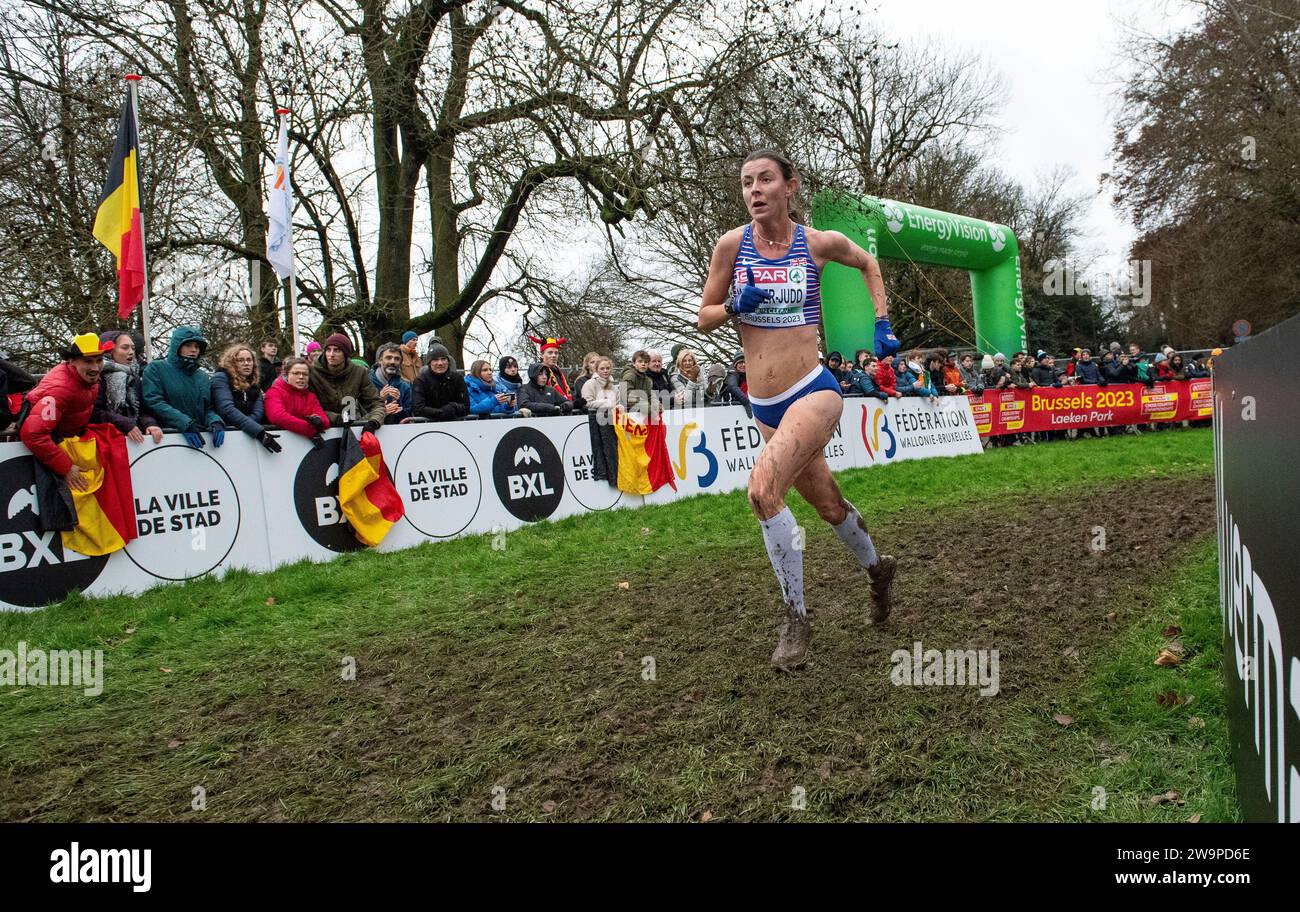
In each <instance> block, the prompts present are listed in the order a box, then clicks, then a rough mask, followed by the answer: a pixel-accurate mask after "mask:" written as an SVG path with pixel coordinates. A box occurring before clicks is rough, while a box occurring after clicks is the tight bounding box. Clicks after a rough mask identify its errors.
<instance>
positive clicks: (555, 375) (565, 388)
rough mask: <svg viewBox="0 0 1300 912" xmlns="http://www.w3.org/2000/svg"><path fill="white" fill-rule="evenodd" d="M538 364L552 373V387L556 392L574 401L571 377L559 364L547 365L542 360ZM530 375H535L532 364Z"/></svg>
mask: <svg viewBox="0 0 1300 912" xmlns="http://www.w3.org/2000/svg"><path fill="white" fill-rule="evenodd" d="M538 366H539V367H541V368H542V370H544V371H546V372H547V373H549V374H550V375H551V382H550V387H551V389H553V390H555V394H556V395H557V396H559V397H560V398H561V399H563V400H565V401H566V402H572V400H573V387H572V386H570V385H569V378H568V377H566V376H565V375H564V371H563V370H562V369H561V368H560V367H558V366H556V367H547V366H546V365H545V364H542V363H541V362H538ZM528 376H529V378H531V377H532V376H533V368H532V365H529V367H528Z"/></svg>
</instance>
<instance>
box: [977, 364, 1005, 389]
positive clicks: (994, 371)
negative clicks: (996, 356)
mask: <svg viewBox="0 0 1300 912" xmlns="http://www.w3.org/2000/svg"><path fill="white" fill-rule="evenodd" d="M1004 377H1005V378H1006V382H1005V383H1003V378H1004ZM1011 380H1012V377H1011V371H1010V370H1009V369H1008V368H1007V366H1006V365H1005V364H1004V365H1002V366H1001V367H998V366H997V365H994V366H993V367H990V368H989V369H988V370H987V371H986V372H985V373H984V388H985V389H989V390H995V389H998V388H999V386H998V384H1002V387H1003V388H1005V387H1007V386H1010V385H1011Z"/></svg>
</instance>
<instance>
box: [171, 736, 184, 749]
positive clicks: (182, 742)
mask: <svg viewBox="0 0 1300 912" xmlns="http://www.w3.org/2000/svg"><path fill="white" fill-rule="evenodd" d="M184 743H185V742H184V741H179V740H176V739H174V738H173V739H172V740H171V741H168V742H167V746H168V747H180V746H181V745H182V744H184Z"/></svg>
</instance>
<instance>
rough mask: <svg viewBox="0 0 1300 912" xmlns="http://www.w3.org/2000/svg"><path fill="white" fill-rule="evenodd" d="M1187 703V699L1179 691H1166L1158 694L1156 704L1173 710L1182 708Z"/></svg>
mask: <svg viewBox="0 0 1300 912" xmlns="http://www.w3.org/2000/svg"><path fill="white" fill-rule="evenodd" d="M1186 702H1187V698H1186V697H1184V696H1182V695H1181V694H1179V693H1178V692H1177V691H1173V690H1170V691H1166V692H1165V693H1162V694H1156V703H1157V704H1158V705H1160V706H1163V707H1165V708H1166V709H1173V708H1174V707H1175V706H1182V705H1183V704H1184V703H1186Z"/></svg>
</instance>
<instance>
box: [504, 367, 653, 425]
mask: <svg viewBox="0 0 1300 912" xmlns="http://www.w3.org/2000/svg"><path fill="white" fill-rule="evenodd" d="M532 373H533V372H532V370H531V369H529V371H528V375H529V376H532ZM619 392H620V398H621V399H622V400H623V408H625V409H627V410H628V411H629V412H638V413H640V414H646V412H647V411H649V412H650V413H651V414H656V415H657V414H658V413H659V410H658V400H657V398H656V397H655V385H654V380H653V379H652V378H651V376H650V372H649V371H646V372H645V373H644V374H643V373H639V372H638V371H637V369H636V368H635V367H629V368H628V369H627V370H625V371H623V378H622V381H621V382H620V383H619Z"/></svg>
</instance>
